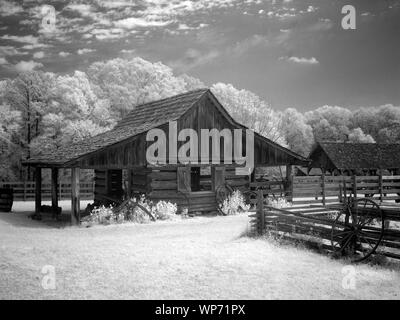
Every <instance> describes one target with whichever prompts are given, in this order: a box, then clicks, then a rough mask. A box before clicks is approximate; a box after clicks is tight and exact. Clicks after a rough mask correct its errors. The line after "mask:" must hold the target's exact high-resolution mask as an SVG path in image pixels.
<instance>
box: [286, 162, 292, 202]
mask: <svg viewBox="0 0 400 320" xmlns="http://www.w3.org/2000/svg"><path fill="white" fill-rule="evenodd" d="M285 191H286V192H285V193H286V199H287V201H289V202H293V166H291V165H287V166H286V190H285Z"/></svg>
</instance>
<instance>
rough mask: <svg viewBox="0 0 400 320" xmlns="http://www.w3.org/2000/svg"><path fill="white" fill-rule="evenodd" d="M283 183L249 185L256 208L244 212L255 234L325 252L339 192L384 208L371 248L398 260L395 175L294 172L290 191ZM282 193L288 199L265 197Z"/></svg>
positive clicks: (399, 211)
mask: <svg viewBox="0 0 400 320" xmlns="http://www.w3.org/2000/svg"><path fill="white" fill-rule="evenodd" d="M284 183H285V182H282V183H281V184H278V183H277V182H274V183H272V184H271V185H265V183H264V185H262V186H260V185H257V186H256V185H255V184H254V185H253V188H257V190H256V193H257V196H256V197H255V198H253V199H252V202H253V203H254V204H256V207H257V209H256V213H255V214H252V215H251V216H250V217H252V222H251V223H252V225H253V227H254V228H255V229H256V231H257V232H258V233H259V234H264V233H265V232H270V233H272V234H275V235H279V237H281V238H286V239H292V240H293V239H295V240H301V241H302V242H305V243H308V244H310V245H312V246H314V247H315V246H317V247H318V248H320V249H321V248H322V249H326V250H328V251H331V250H332V242H331V241H332V228H333V226H334V223H335V220H336V218H337V216H338V214H339V212H340V211H341V208H343V203H341V202H342V201H343V200H344V197H345V196H346V197H349V196H351V197H353V199H365V198H367V199H371V200H373V201H375V202H376V203H377V204H378V205H379V207H380V209H381V210H382V212H383V213H384V219H385V228H384V234H383V238H382V241H381V243H380V246H379V250H377V252H379V253H380V254H382V255H385V256H388V257H391V258H396V259H400V203H397V202H398V201H399V199H400V196H399V193H400V176H350V177H347V176H346V177H332V176H329V177H295V178H294V182H293V193H291V194H290V195H288V190H287V189H288V188H287V185H286V188H284V187H285V184H284ZM278 186H279V187H278ZM285 192H286V195H285V196H284V197H285V198H286V199H287V200H290V199H288V198H292V197H293V199H292V200H293V202H292V203H291V204H286V203H283V206H282V207H275V205H276V204H273V202H272V201H271V199H272V200H273V199H274V197H277V196H279V195H281V194H283V193H285ZM368 236H369V237H370V238H369V239H370V240H377V239H378V238H379V230H378V229H376V228H371V227H370V228H369V230H368ZM366 241H368V239H367V240H366Z"/></svg>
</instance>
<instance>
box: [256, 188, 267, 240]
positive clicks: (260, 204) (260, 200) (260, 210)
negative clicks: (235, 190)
mask: <svg viewBox="0 0 400 320" xmlns="http://www.w3.org/2000/svg"><path fill="white" fill-rule="evenodd" d="M257 216H258V218H257V221H258V223H259V224H258V226H257V227H258V228H257V231H258V234H259V235H262V234H263V233H264V229H265V213H264V196H263V191H262V190H261V189H260V190H258V192H257Z"/></svg>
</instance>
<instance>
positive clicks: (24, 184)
mask: <svg viewBox="0 0 400 320" xmlns="http://www.w3.org/2000/svg"><path fill="white" fill-rule="evenodd" d="M24 201H26V180H25V181H24Z"/></svg>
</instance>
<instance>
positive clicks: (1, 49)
mask: <svg viewBox="0 0 400 320" xmlns="http://www.w3.org/2000/svg"><path fill="white" fill-rule="evenodd" d="M24 54H27V53H26V52H21V51H19V50H17V49H16V48H15V47H13V46H0V56H16V55H24Z"/></svg>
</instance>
